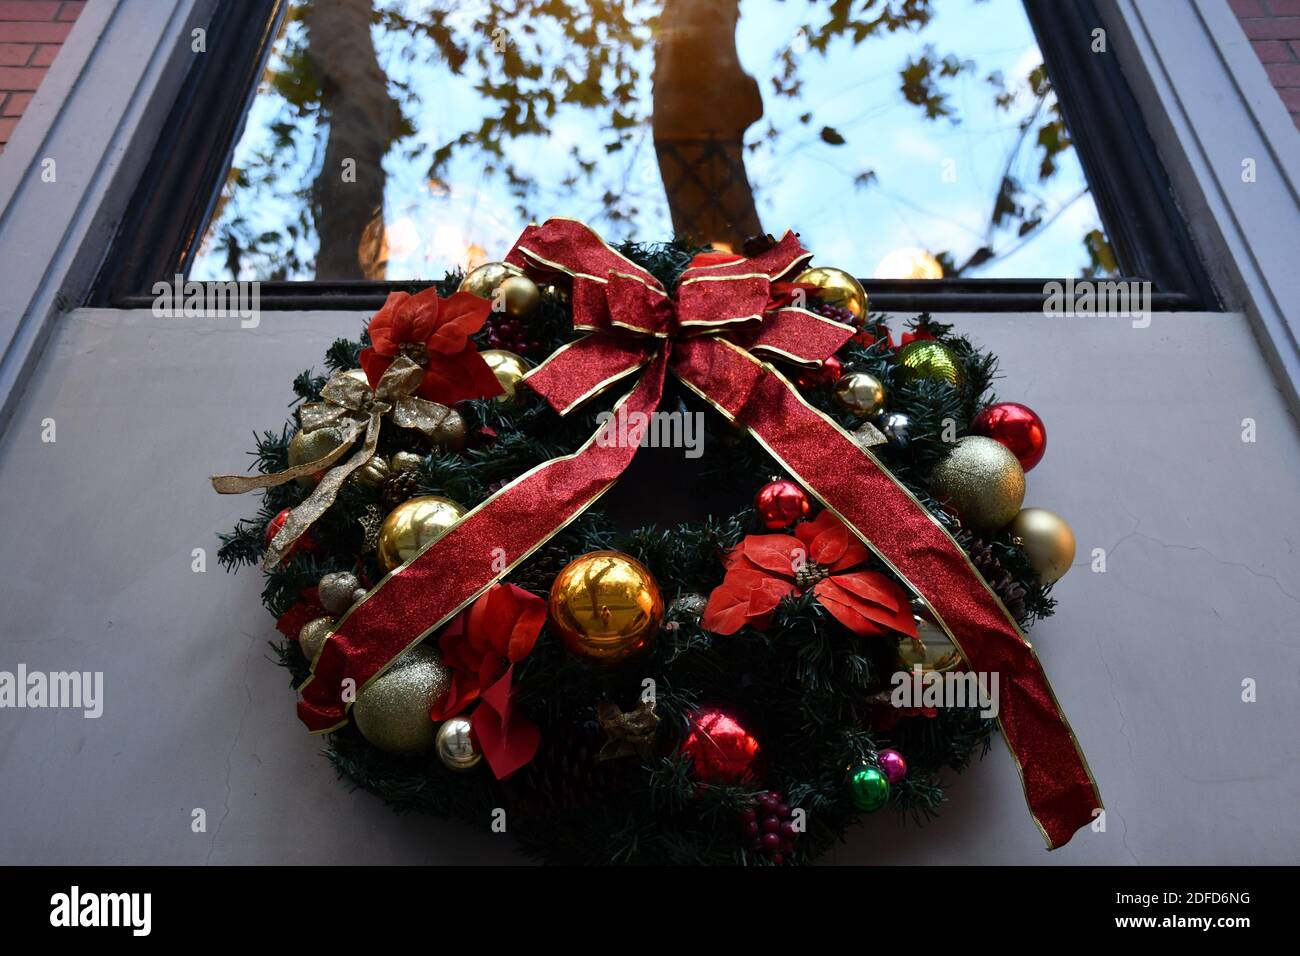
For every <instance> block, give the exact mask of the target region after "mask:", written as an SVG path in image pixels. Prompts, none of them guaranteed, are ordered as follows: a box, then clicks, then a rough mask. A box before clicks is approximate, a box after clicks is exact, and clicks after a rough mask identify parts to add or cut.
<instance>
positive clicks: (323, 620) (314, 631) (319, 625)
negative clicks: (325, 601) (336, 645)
mask: <svg viewBox="0 0 1300 956" xmlns="http://www.w3.org/2000/svg"><path fill="white" fill-rule="evenodd" d="M332 630H334V618H332V617H316V618H312V619H311V620H310V621H308V622H307V623H306V624H304V625H303V626H302V628H301V629H300V630H299V631H298V647H299V648H301V650H302V654H303V656H304V657H305V658H307V660H309V661H311V663H313V664H315V663H316V658H317V657H319V656H320V649H321V648H322V647H324V646H325V638H327V637H329V635H330V631H332Z"/></svg>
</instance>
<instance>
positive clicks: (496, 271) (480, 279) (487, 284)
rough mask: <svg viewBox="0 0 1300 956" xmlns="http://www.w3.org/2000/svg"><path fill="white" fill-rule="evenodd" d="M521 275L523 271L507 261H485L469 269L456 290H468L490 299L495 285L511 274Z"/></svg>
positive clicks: (494, 291) (495, 288)
mask: <svg viewBox="0 0 1300 956" xmlns="http://www.w3.org/2000/svg"><path fill="white" fill-rule="evenodd" d="M521 275H523V272H522V271H521V270H520V269H517V268H515V267H514V266H512V265H511V264H510V263H508V262H485V263H483V265H481V266H479V267H478V268H477V269H471V270H470V271H469V272H468V273H467V274H466V276H465V278H464V279H462V280H461V282H460V288H459V289H457V290H456V291H458V292H469V293H471V294H473V295H476V296H478V297H479V298H480V299H491V298H492V296H493V295H494V294H495V293H496V291H497V286H499V285H501V283H502V282H504V281H505V280H506V279H508V278H510V277H511V276H521Z"/></svg>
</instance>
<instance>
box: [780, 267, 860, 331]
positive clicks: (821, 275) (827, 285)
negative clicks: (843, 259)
mask: <svg viewBox="0 0 1300 956" xmlns="http://www.w3.org/2000/svg"><path fill="white" fill-rule="evenodd" d="M794 281H795V282H803V283H807V284H810V285H815V286H817V291H815V292H813V293H812V295H813V296H814V297H815V298H816V299H817V300H818V301H820V302H825V303H826V304H827V305H838V306H839V307H840V308H842V309H848V310H849V311H850V312H852V313H853V318H854V319H856V320H857V321H858V322H859V323H861V321H862V320H863V319H864V318H865V317H866V315H867V290H866V289H864V288H862V283H861V282H859V281H858V280H857V279H855V278H854V277H853V276H852V275H850V274H849V273H847V272H845V271H844V270H843V269H833V268H831V267H830V266H817V267H816V268H813V269H805V270H804V271H803V272H801V273H799V274H798V275H797V276H795V277H794Z"/></svg>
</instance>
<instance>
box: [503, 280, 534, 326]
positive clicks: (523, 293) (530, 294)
mask: <svg viewBox="0 0 1300 956" xmlns="http://www.w3.org/2000/svg"><path fill="white" fill-rule="evenodd" d="M541 301H542V290H541V289H539V288H537V283H536V282H534V281H533V280H532V279H530V278H528V276H507V277H506V278H505V279H504V280H503V281H502V282H501V284H500V285H499V286H497V289H496V299H494V300H493V303H492V307H493V308H494V309H495V308H499V309H502V310H504V311H505V313H506V315H508V316H510V317H511V318H512V319H526V318H528V317H529V316H530V315H532V314H533V313H534V312H536V311H537V305H538V303H540V302H541Z"/></svg>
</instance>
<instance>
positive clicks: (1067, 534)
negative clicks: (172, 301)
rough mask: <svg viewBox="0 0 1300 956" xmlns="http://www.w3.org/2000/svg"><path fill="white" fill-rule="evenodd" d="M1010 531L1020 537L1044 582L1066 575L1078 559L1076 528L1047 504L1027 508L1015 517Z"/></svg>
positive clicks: (1013, 535)
mask: <svg viewBox="0 0 1300 956" xmlns="http://www.w3.org/2000/svg"><path fill="white" fill-rule="evenodd" d="M1007 531H1008V532H1010V534H1011V535H1012V537H1015V538H1019V539H1020V544H1021V546H1022V547H1023V548H1024V549H1025V553H1026V554H1028V555H1029V563H1030V564H1031V565H1033V568H1034V570H1035V571H1036V572H1037V573H1038V580H1039V581H1041V582H1042V583H1043V584H1052V583H1053V582H1055V581H1059V580H1060V579H1061V578H1063V577H1064V576H1065V572H1066V571H1068V570H1070V565H1071V564H1072V563H1073V562H1074V531H1072V530H1071V529H1070V526H1069V524H1067V523H1066V520H1065V519H1064V518H1062V517H1061V516H1060V515H1058V514H1057V513H1056V512H1054V511H1048V510H1047V509H1046V508H1024V509H1022V510H1021V511H1020V513H1019V514H1017V515H1016V516H1015V517H1014V518H1013V519H1011V524H1009V525H1008V526H1007Z"/></svg>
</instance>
